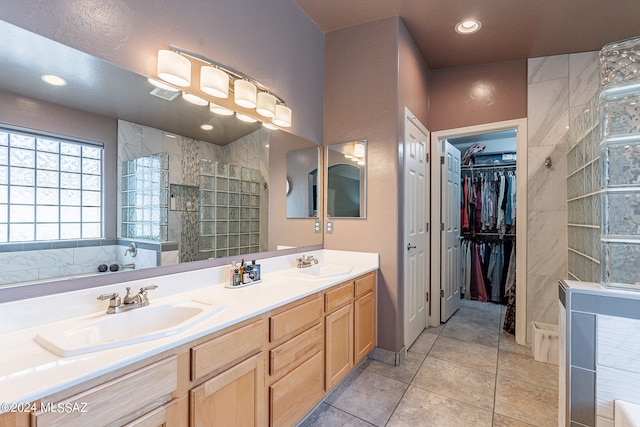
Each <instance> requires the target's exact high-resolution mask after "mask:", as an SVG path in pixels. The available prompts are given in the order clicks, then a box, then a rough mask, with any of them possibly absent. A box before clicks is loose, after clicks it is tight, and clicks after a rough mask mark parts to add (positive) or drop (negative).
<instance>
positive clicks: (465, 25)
mask: <svg viewBox="0 0 640 427" xmlns="http://www.w3.org/2000/svg"><path fill="white" fill-rule="evenodd" d="M455 28H456V33H458V34H473V33H475V32H477V31H479V30H480V28H482V23H481V22H480V21H478V20H477V19H466V20H464V21H462V22H458V23H457V24H456V27H455Z"/></svg>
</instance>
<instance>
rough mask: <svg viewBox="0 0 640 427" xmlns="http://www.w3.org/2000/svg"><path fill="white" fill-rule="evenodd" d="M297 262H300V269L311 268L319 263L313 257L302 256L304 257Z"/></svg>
mask: <svg viewBox="0 0 640 427" xmlns="http://www.w3.org/2000/svg"><path fill="white" fill-rule="evenodd" d="M296 261H298V268H305V267H311V263H313V264H317V263H318V260H317V259H316V258H315V257H314V256H313V255H309V256H306V255H302V257H301V258H298V259H296Z"/></svg>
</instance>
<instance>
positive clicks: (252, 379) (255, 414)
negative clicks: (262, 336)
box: [189, 353, 265, 427]
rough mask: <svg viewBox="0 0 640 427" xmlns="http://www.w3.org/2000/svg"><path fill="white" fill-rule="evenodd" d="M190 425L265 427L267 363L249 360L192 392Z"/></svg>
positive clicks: (206, 426) (254, 358)
mask: <svg viewBox="0 0 640 427" xmlns="http://www.w3.org/2000/svg"><path fill="white" fill-rule="evenodd" d="M189 395H190V396H189V400H190V411H189V414H190V425H191V426H194V427H195V426H197V427H208V426H262V425H264V419H265V417H264V413H265V398H264V359H263V357H262V353H259V354H257V355H255V356H252V357H250V358H249V359H247V360H245V361H244V362H241V363H239V364H237V365H235V366H234V367H232V368H230V369H228V370H226V371H224V372H223V373H221V374H219V375H217V376H215V377H213V378H211V379H210V380H208V381H206V382H204V383H203V384H201V385H199V386H198V387H195V388H193V389H192V390H191V391H190V392H189Z"/></svg>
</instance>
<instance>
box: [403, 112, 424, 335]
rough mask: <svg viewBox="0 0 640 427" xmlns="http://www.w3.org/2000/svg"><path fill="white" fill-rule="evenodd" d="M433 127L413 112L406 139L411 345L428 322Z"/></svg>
mask: <svg viewBox="0 0 640 427" xmlns="http://www.w3.org/2000/svg"><path fill="white" fill-rule="evenodd" d="M428 153H429V131H428V130H426V129H425V128H424V126H422V125H421V124H420V122H419V121H418V120H417V119H416V118H415V117H413V116H412V115H411V113H409V111H408V110H407V114H406V116H405V140H404V247H403V248H402V250H403V251H404V252H405V256H404V344H405V346H406V348H409V346H411V344H413V342H414V341H415V340H416V338H418V335H420V333H421V332H422V330H423V329H424V328H425V326H426V323H427V314H428V313H427V289H428V286H427V285H428V284H427V280H428V277H429V245H428V239H429V232H428V225H427V215H428V212H429V194H428V191H429V182H428V177H429V174H428V168H427V163H428Z"/></svg>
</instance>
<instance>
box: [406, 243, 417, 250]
mask: <svg viewBox="0 0 640 427" xmlns="http://www.w3.org/2000/svg"><path fill="white" fill-rule="evenodd" d="M415 248H417V246H416V245H412V244H411V243H407V250H408V251H410V250H411V249H415Z"/></svg>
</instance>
